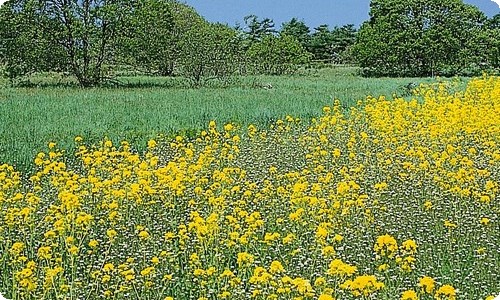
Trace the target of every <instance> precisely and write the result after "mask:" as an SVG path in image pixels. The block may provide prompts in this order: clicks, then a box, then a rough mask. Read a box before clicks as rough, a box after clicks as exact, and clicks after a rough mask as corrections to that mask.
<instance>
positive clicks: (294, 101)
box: [0, 68, 432, 170]
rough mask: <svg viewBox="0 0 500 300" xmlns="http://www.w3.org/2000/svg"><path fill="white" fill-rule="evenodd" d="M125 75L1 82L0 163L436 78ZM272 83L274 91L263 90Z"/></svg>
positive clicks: (308, 109) (242, 119)
mask: <svg viewBox="0 0 500 300" xmlns="http://www.w3.org/2000/svg"><path fill="white" fill-rule="evenodd" d="M38 80H39V81H40V80H42V81H43V79H40V78H38ZM121 80H122V81H124V82H128V83H129V85H128V86H129V87H102V88H94V89H80V88H77V87H75V86H71V85H70V86H62V85H45V86H43V85H40V84H39V87H29V88H27V87H23V88H13V87H9V86H8V85H7V84H6V82H5V81H3V82H0V84H1V89H0V163H4V162H6V163H9V164H13V165H15V166H16V167H17V168H18V169H20V170H27V169H29V166H30V164H31V161H32V159H33V157H34V155H35V154H36V153H37V152H39V151H40V150H42V149H46V144H47V142H49V141H54V142H56V143H58V144H59V145H60V146H61V147H63V148H68V147H71V145H73V142H72V141H73V138H74V137H75V136H77V135H81V136H83V137H85V138H86V139H87V140H91V141H96V140H98V139H102V138H103V137H109V138H111V139H113V140H115V141H118V140H121V139H127V140H129V141H131V142H133V143H135V145H136V146H137V147H139V148H140V147H141V146H143V145H145V142H146V141H147V139H149V138H151V137H154V136H156V135H157V134H159V133H165V134H167V135H169V134H175V133H176V132H196V131H199V130H201V129H203V128H205V127H206V125H207V123H208V122H209V121H210V120H212V119H213V120H216V121H217V122H218V123H219V124H222V123H224V122H228V121H234V122H236V123H238V124H241V125H243V126H245V125H248V124H250V123H253V124H257V125H260V126H267V124H268V123H269V122H272V121H274V120H276V119H278V118H282V117H284V116H286V115H288V114H289V115H293V116H295V117H300V118H303V119H310V118H312V117H313V116H317V115H319V114H320V113H321V108H322V107H323V106H324V105H328V104H331V103H332V100H333V99H340V100H341V101H342V103H343V105H344V107H348V106H350V105H352V104H353V103H355V102H356V101H357V100H359V99H364V98H365V97H366V96H367V95H373V96H377V95H388V96H390V95H392V94H394V93H397V94H399V95H403V94H404V93H405V92H406V91H405V85H407V84H408V83H410V82H415V83H420V82H424V81H425V82H428V81H432V79H424V78H396V79H388V78H362V77H359V76H357V75H356V72H355V70H354V69H346V68H343V69H325V70H317V71H304V72H303V74H300V75H295V76H280V77H277V76H274V77H273V76H258V77H245V78H241V79H239V80H237V82H235V83H233V84H231V85H230V86H229V87H217V86H214V87H210V86H209V87H202V88H198V89H194V88H189V87H186V86H185V85H183V84H182V83H179V80H178V79H175V81H172V79H166V78H147V77H135V78H122V79H121ZM35 82H36V80H35ZM267 85H272V88H270V89H266V88H264V86H267ZM35 86H36V85H35ZM40 86H42V87H40Z"/></svg>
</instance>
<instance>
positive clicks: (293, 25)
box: [280, 18, 311, 47]
mask: <svg viewBox="0 0 500 300" xmlns="http://www.w3.org/2000/svg"><path fill="white" fill-rule="evenodd" d="M310 32H311V29H309V26H307V25H306V23H305V22H304V21H299V20H298V19H297V18H292V19H291V20H290V21H288V22H285V23H283V25H281V30H280V35H289V36H291V37H294V38H295V39H296V40H297V41H299V43H300V44H301V45H302V47H306V46H307V44H308V43H309V39H310Z"/></svg>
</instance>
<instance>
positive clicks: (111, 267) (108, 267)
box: [102, 263, 115, 272]
mask: <svg viewBox="0 0 500 300" xmlns="http://www.w3.org/2000/svg"><path fill="white" fill-rule="evenodd" d="M114 269H115V266H114V265H113V264H112V263H107V264H105V265H104V267H103V268H102V270H103V271H104V272H111V271H113V270H114Z"/></svg>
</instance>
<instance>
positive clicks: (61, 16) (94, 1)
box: [0, 0, 139, 87]
mask: <svg viewBox="0 0 500 300" xmlns="http://www.w3.org/2000/svg"><path fill="white" fill-rule="evenodd" d="M137 1H139V0H137ZM137 1H132V0H109V1H102V0H45V1H38V0H10V1H8V2H7V3H5V4H4V5H3V6H2V8H1V11H2V13H1V15H0V17H1V20H0V22H1V23H2V25H4V24H6V26H2V28H1V29H0V38H1V42H0V43H2V46H1V47H0V49H2V55H1V56H2V57H4V60H5V61H6V63H7V72H9V75H10V76H11V77H15V76H20V75H24V74H29V73H30V72H34V71H61V70H64V71H68V72H70V73H71V74H72V75H74V76H75V77H76V78H77V80H78V82H79V83H80V85H81V86H83V87H88V86H94V85H96V84H98V83H100V82H101V81H102V80H103V79H105V77H106V74H105V73H106V72H105V69H104V68H105V66H107V65H109V64H112V63H113V62H114V61H115V59H116V58H117V54H118V51H117V46H116V44H117V42H118V41H119V39H120V38H121V33H122V32H124V31H125V30H124V25H125V24H127V22H126V19H127V17H129V16H130V15H131V12H133V11H134V5H135V4H136V3H137ZM12 28H16V30H18V31H15V33H16V34H12ZM30 38H31V43H32V46H33V47H27V48H21V47H22V46H26V45H27V44H29V42H30ZM17 63H21V64H22V68H16V64H17Z"/></svg>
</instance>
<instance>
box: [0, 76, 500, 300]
mask: <svg viewBox="0 0 500 300" xmlns="http://www.w3.org/2000/svg"><path fill="white" fill-rule="evenodd" d="M453 89H454V88H453V86H451V85H450V84H449V83H446V82H443V83H436V84H431V85H426V86H423V85H422V86H420V87H419V88H418V89H417V90H415V96H414V100H411V101H408V100H405V99H390V100H388V99H385V98H384V97H380V98H372V97H368V98H367V99H366V100H364V101H360V102H359V103H358V105H357V106H356V107H352V108H351V109H350V110H349V111H348V112H344V111H342V110H341V108H340V103H339V102H338V101H336V102H335V103H333V105H332V106H330V107H324V108H323V114H322V116H321V117H319V118H317V119H313V120H311V122H302V121H301V120H298V119H295V118H293V117H290V116H289V117H286V118H284V119H283V120H278V121H276V122H275V123H273V125H272V126H271V127H270V128H257V127H256V126H253V125H250V126H249V127H248V128H240V127H238V126H237V125H236V124H225V125H223V126H217V124H216V123H215V122H214V121H212V122H210V124H208V126H207V129H206V130H205V131H203V132H201V134H200V135H199V137H198V138H196V139H188V138H186V137H183V136H178V137H176V138H175V140H173V141H172V140H167V139H165V138H161V137H159V138H158V139H156V140H151V141H149V143H148V150H147V151H146V152H145V153H138V152H137V151H135V150H134V149H133V147H132V146H131V145H129V143H127V142H126V141H123V142H121V143H120V144H117V145H115V144H113V142H112V141H110V140H104V141H102V142H101V143H100V144H98V145H87V144H86V143H85V140H84V138H82V137H77V138H75V142H76V143H77V145H78V146H77V147H78V150H77V152H76V153H74V154H72V153H66V152H65V151H62V150H59V149H58V147H57V145H56V144H54V143H50V144H49V145H48V149H47V151H46V152H42V153H39V154H38V155H37V156H36V157H35V158H34V164H35V165H36V171H35V172H33V174H31V175H23V174H20V173H19V172H16V170H14V168H13V167H11V166H9V165H5V164H4V165H1V166H0V206H1V210H0V292H1V293H2V294H4V295H5V296H6V297H8V298H11V299H151V300H152V299H155V300H156V299H160V300H163V299H165V300H171V299H195V300H196V299H198V300H202V299H304V300H305V299H320V300H331V299H337V300H338V299H404V300H410V299H423V300H425V299H429V300H430V299H437V300H439V299H440V300H444V299H447V300H452V299H492V298H493V296H495V295H497V294H498V293H500V286H499V282H500V272H499V270H500V252H499V251H500V250H499V245H500V230H499V221H500V220H499V212H500V206H499V198H500V191H499V188H500V187H499V185H500V147H499V145H500V78H499V77H493V76H484V77H483V78H476V79H473V80H471V81H470V83H469V84H468V86H467V88H466V89H465V90H463V91H460V90H459V91H453Z"/></svg>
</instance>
